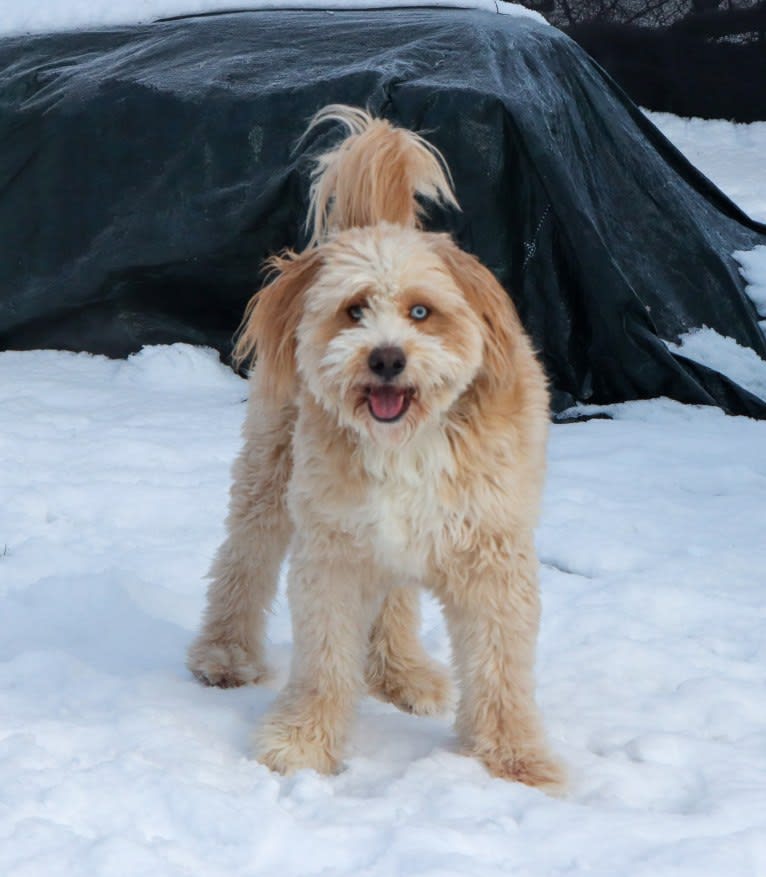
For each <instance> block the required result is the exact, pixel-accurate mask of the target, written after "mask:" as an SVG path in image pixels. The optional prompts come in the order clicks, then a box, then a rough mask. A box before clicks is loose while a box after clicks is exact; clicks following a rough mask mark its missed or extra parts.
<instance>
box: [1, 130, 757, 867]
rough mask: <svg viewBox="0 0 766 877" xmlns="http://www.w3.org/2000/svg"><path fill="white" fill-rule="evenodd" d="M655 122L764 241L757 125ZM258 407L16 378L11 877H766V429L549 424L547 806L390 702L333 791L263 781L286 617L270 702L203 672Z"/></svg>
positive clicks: (156, 390) (7, 426)
mask: <svg viewBox="0 0 766 877" xmlns="http://www.w3.org/2000/svg"><path fill="white" fill-rule="evenodd" d="M654 118H655V120H656V121H658V122H659V123H660V124H661V126H662V127H663V128H664V130H665V131H666V132H667V133H668V134H669V135H670V136H671V137H672V138H673V139H674V140H675V141H676V142H677V143H678V145H679V146H680V147H681V148H682V149H683V150H684V151H685V152H687V153H689V154H691V155H692V157H693V158H694V160H695V161H696V162H697V163H698V164H699V165H700V166H701V167H703V169H704V170H705V171H706V172H707V173H708V174H710V175H711V176H712V177H713V178H714V179H715V180H716V181H717V182H718V183H719V184H721V185H722V186H723V187H724V188H726V189H727V190H728V191H730V192H732V193H733V194H734V196H735V197H737V198H738V200H739V201H740V203H742V205H743V206H744V207H745V208H746V209H748V210H750V211H751V212H752V213H754V214H758V213H759V212H760V213H761V218H766V179H764V176H763V173H762V160H761V162H760V164H758V163H756V161H755V155H756V154H760V156H761V159H762V156H763V155H764V154H766V124H764V125H752V126H731V125H729V124H727V123H717V122H714V123H702V122H697V121H693V122H687V121H682V120H677V119H672V118H670V117H661V118H659V117H654ZM748 258H749V259H750V262H751V263H752V264H750V265H749V267H748V268H747V271H749V272H750V275H751V277H752V278H753V279H752V280H751V282H752V283H753V284H756V283H761V282H762V281H761V280H760V279H758V278H766V272H764V268H765V267H766V261H765V260H764V259H763V258H762V257H760V256H757V255H756V256H753V255H752V254H751V256H750V257H748ZM703 341H704V339H703ZM698 342H699V339H697V341H696V342H695V343H698ZM703 346H704V345H703ZM703 355H704V351H703ZM755 367H756V370H757V368H759V366H757V364H755ZM245 393H246V386H245V384H244V382H243V381H242V380H241V379H239V378H238V377H236V376H235V375H233V374H232V373H231V372H230V371H229V370H227V369H226V368H225V367H223V366H222V365H221V364H220V363H219V362H218V360H217V357H216V356H215V355H214V354H213V353H212V352H210V351H207V350H202V349H195V348H191V347H188V346H185V345H175V346H173V347H155V348H147V349H145V350H144V351H142V352H141V353H139V354H137V355H135V356H133V357H132V358H131V359H130V360H128V361H110V360H107V359H104V358H102V357H93V356H89V355H85V354H80V355H75V354H69V353H60V352H52V351H35V352H25V353H18V352H5V353H2V354H0V460H1V461H2V465H1V466H0V874H2V875H7V877H146V875H151V877H175V875H178V877H181V875H194V877H218V875H221V877H224V875H225V877H236V875H242V877H255V875H263V877H297V875H301V877H304V875H325V877H346V875H348V877H389V875H390V877H398V875H406V877H415V875H418V877H458V875H460V877H463V875H464V877H494V875H498V877H500V875H520V877H521V875H524V877H551V875H570V877H572V875H583V877H585V875H588V877H671V875H672V877H759V875H763V874H766V608H764V588H766V539H764V526H765V525H766V423H764V422H755V421H752V420H748V419H745V418H731V417H726V416H725V415H723V414H721V413H720V412H719V411H717V410H713V409H701V408H691V407H684V406H681V405H678V404H675V403H671V402H668V401H663V400H658V401H654V402H644V403H633V404H627V405H622V406H617V407H615V408H613V409H612V410H611V413H612V415H613V417H614V419H613V420H592V421H589V422H586V423H577V424H570V425H566V426H555V427H553V430H552V437H551V444H550V475H549V480H548V487H547V493H546V501H545V508H544V514H543V521H542V526H541V528H540V531H539V539H538V543H539V549H540V555H541V559H542V563H543V566H542V576H541V578H542V591H543V602H544V621H543V627H542V632H541V638H540V648H539V662H538V679H539V699H540V702H541V705H542V708H543V710H544V713H545V716H546V720H547V725H548V728H549V731H550V735H551V738H552V740H553V743H554V746H555V748H556V749H557V750H558V751H559V752H560V753H561V755H562V756H563V758H564V759H565V760H566V762H567V763H568V765H569V768H570V772H571V775H572V790H571V793H570V795H569V797H567V798H564V799H562V800H554V799H551V798H548V797H546V796H544V795H543V794H541V793H539V792H536V791H534V790H532V789H529V788H526V787H523V786H520V785H515V784H510V783H506V782H503V781H501V780H495V779H491V778H490V777H489V776H488V775H487V774H486V772H485V771H484V770H483V768H482V767H481V766H480V765H479V764H478V763H476V762H475V761H472V760H470V759H466V758H463V757H461V756H459V755H457V754H456V753H455V751H454V750H455V740H454V736H453V732H452V730H451V727H450V721H449V717H447V718H445V719H418V718H414V717H411V716H405V715H403V714H401V713H399V712H397V711H396V710H395V709H394V708H393V707H388V706H386V705H384V704H381V703H379V702H377V701H373V700H371V699H367V700H365V702H364V703H363V705H362V707H361V710H360V715H359V720H358V723H357V727H356V732H355V734H354V737H353V740H352V743H351V746H350V750H349V753H348V761H347V769H346V770H345V771H344V772H342V773H341V774H340V775H338V776H336V777H331V778H327V777H319V776H317V775H316V774H313V773H309V772H306V773H303V774H300V775H298V776H295V777H293V778H288V779H284V778H281V777H278V776H275V775H273V774H271V773H270V772H269V771H268V770H266V768H264V767H262V766H260V765H258V764H257V763H255V762H254V761H252V760H250V759H249V758H248V744H249V737H250V734H251V731H252V729H253V727H254V726H255V725H256V723H257V722H258V721H259V719H260V717H261V716H262V715H263V714H264V712H265V711H266V709H267V708H268V706H269V704H270V703H271V702H272V700H273V698H274V696H275V691H276V688H277V686H278V684H279V683H280V682H281V681H283V680H284V676H285V673H286V670H287V666H288V661H289V653H290V626H289V618H288V614H287V611H286V607H285V605H284V601H283V600H281V601H280V603H279V605H278V607H277V610H276V612H275V614H274V617H273V619H272V623H271V626H270V637H271V642H272V647H271V658H272V662H273V664H274V665H276V667H277V669H278V678H277V680H276V683H275V685H273V686H270V687H259V688H254V687H251V688H247V689H240V690H228V691H222V690H218V689H205V688H202V687H201V686H199V685H198V684H196V683H195V682H194V681H193V680H192V679H191V677H190V676H189V674H188V673H187V672H186V671H185V669H184V652H185V649H186V646H187V644H188V643H189V641H190V639H191V637H192V635H193V633H194V630H195V628H196V626H197V623H198V618H199V613H200V610H201V608H202V606H203V599H204V589H205V583H204V581H203V576H204V573H205V571H206V568H207V566H208V564H209V561H210V558H211V555H212V553H213V551H214V549H215V548H216V546H217V544H218V543H219V541H220V539H221V538H222V534H223V517H224V513H225V506H226V494H227V489H228V481H229V474H228V469H229V465H230V462H231V460H232V458H233V456H234V454H235V453H236V451H237V449H238V446H239V426H240V423H241V421H242V416H243V412H244V406H243V404H242V401H243V399H244V397H245ZM424 608H425V613H424V625H423V634H424V638H425V642H426V644H427V646H428V648H429V649H430V651H431V652H432V653H433V654H435V655H436V656H437V657H440V658H441V659H443V660H446V659H447V658H448V645H447V639H446V635H445V631H444V628H443V625H442V622H441V619H440V615H439V612H438V609H437V607H436V606H435V605H434V604H433V603H432V602H430V601H426V603H425V607H424Z"/></svg>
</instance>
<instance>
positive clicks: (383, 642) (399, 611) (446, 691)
mask: <svg viewBox="0 0 766 877" xmlns="http://www.w3.org/2000/svg"><path fill="white" fill-rule="evenodd" d="M419 627H420V602H419V593H418V590H417V588H416V587H404V588H394V589H393V590H391V591H390V592H389V594H388V596H387V597H386V599H385V601H384V603H383V606H382V608H381V610H380V613H379V614H378V617H377V619H376V620H375V624H374V625H373V627H372V632H371V634H370V642H369V652H368V656H367V672H366V677H367V686H368V688H369V690H370V693H371V694H373V695H375V697H378V698H380V700H385V701H389V702H390V703H392V704H394V706H397V707H398V708H399V709H400V710H404V712H408V713H415V714H417V715H421V716H427V715H434V714H436V713H440V712H443V711H444V709H445V708H446V707H447V705H448V704H449V702H450V700H451V694H452V686H451V683H450V678H449V675H448V674H447V672H446V670H445V669H444V668H443V667H441V666H440V665H439V664H438V663H437V662H436V661H434V660H432V659H431V658H430V657H429V656H428V655H427V654H426V652H425V650H424V649H423V646H422V644H421V642H420V639H419V638H418V628H419Z"/></svg>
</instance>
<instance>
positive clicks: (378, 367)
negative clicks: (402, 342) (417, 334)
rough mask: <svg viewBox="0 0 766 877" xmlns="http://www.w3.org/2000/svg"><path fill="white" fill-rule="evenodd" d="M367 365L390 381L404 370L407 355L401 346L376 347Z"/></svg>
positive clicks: (379, 375) (380, 376)
mask: <svg viewBox="0 0 766 877" xmlns="http://www.w3.org/2000/svg"><path fill="white" fill-rule="evenodd" d="M367 365H369V367H370V371H371V372H373V373H374V374H376V375H377V376H378V377H379V378H382V379H383V380H384V381H390V380H393V378H395V377H396V376H397V375H400V374H401V373H402V372H403V371H404V367H405V365H407V357H406V356H405V355H404V351H403V350H402V348H401V347H376V348H375V349H374V350H373V351H372V353H371V354H370V357H369V359H368V360H367Z"/></svg>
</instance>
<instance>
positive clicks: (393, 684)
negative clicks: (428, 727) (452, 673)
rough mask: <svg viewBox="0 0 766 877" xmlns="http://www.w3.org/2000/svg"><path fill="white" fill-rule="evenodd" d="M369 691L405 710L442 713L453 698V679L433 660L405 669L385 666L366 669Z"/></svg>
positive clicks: (420, 714) (433, 713) (416, 712)
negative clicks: (374, 669) (383, 667)
mask: <svg viewBox="0 0 766 877" xmlns="http://www.w3.org/2000/svg"><path fill="white" fill-rule="evenodd" d="M367 682H368V686H369V690H370V694H372V695H374V696H375V697H377V698H378V699H380V700H384V701H387V702H388V703H392V704H393V705H394V706H395V707H398V708H399V709H400V710H402V711H403V712H405V713H414V714H415V715H417V716H433V715H438V714H439V713H443V712H444V711H445V710H446V709H447V708H448V707H449V706H450V704H451V702H452V696H453V693H452V681H451V680H450V677H449V674H448V673H447V671H446V669H445V668H444V667H442V666H441V665H439V664H437V663H436V662H435V661H428V662H427V663H422V664H417V665H416V666H411V667H409V668H408V669H407V670H406V671H405V670H397V671H394V670H393V669H392V668H391V667H386V668H385V669H384V670H383V672H370V673H368V679H367Z"/></svg>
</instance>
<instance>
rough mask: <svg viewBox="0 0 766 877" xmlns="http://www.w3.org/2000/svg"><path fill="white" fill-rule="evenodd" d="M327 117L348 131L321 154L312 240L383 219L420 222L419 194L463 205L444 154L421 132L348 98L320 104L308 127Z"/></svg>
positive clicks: (310, 217)
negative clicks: (347, 101) (347, 103)
mask: <svg viewBox="0 0 766 877" xmlns="http://www.w3.org/2000/svg"><path fill="white" fill-rule="evenodd" d="M328 121H335V122H341V123H342V124H343V125H345V127H346V129H347V131H348V135H347V136H346V138H345V139H344V140H342V141H341V143H340V144H339V145H338V146H336V147H335V148H334V149H331V150H329V151H328V152H325V153H323V154H322V155H320V156H319V157H318V158H317V159H316V165H315V167H314V171H313V173H312V183H311V203H310V206H309V215H308V219H307V229H308V231H309V232H310V234H311V244H316V243H318V242H319V241H321V240H323V239H324V238H326V237H327V235H328V234H331V233H332V232H334V231H341V230H343V229H347V228H355V227H359V226H367V225H375V224H377V223H378V222H392V223H396V224H398V225H404V226H412V227H415V228H419V227H420V221H421V218H422V214H423V207H422V204H421V203H420V201H418V196H419V197H420V198H421V199H423V200H424V201H431V202H433V203H436V204H443V205H450V206H452V207H454V208H456V209H458V210H459V209H460V208H459V206H458V203H457V200H456V198H455V194H454V192H453V188H452V179H451V177H450V173H449V169H448V167H447V164H446V162H445V160H444V157H443V156H442V154H441V153H440V152H439V150H438V149H436V147H435V146H432V145H431V144H430V143H428V142H427V141H426V140H424V139H423V138H422V137H421V136H420V135H418V134H415V133H414V132H412V131H408V130H406V129H405V128H396V127H394V126H393V125H392V124H391V123H390V122H388V121H386V120H385V119H377V118H375V117H374V116H372V115H371V114H370V113H369V112H367V111H365V110H362V109H360V108H358V107H349V106H344V105H343V104H331V105H330V106H327V107H325V108H324V109H322V110H320V111H319V112H318V113H317V114H316V115H315V116H314V118H313V119H312V120H311V123H310V124H309V127H308V129H307V131H306V133H307V134H308V132H309V131H311V130H313V129H314V128H315V127H316V126H317V125H320V124H322V123H323V122H328ZM304 136H305V135H304Z"/></svg>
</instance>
